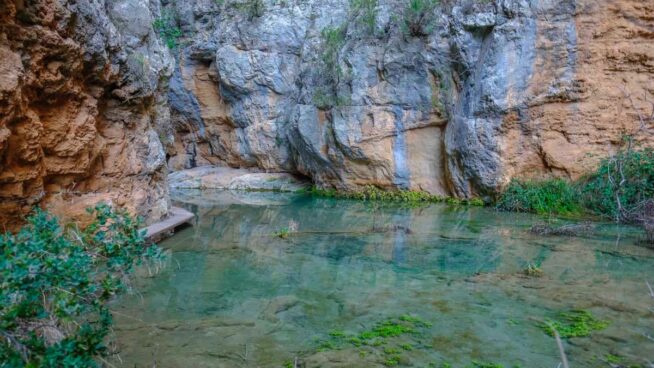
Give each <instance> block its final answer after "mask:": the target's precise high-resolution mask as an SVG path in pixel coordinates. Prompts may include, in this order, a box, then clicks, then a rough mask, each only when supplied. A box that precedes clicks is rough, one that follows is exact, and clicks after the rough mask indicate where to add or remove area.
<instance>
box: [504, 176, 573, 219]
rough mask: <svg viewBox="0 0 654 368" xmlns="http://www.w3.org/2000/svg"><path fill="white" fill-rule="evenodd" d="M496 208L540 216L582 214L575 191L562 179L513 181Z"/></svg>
mask: <svg viewBox="0 0 654 368" xmlns="http://www.w3.org/2000/svg"><path fill="white" fill-rule="evenodd" d="M497 207H498V208H500V209H502V210H506V211H516V212H534V213H538V214H541V215H549V214H552V215H579V214H581V213H582V207H581V203H580V201H579V194H578V191H577V189H576V188H575V186H573V185H572V184H570V183H569V182H567V181H565V180H563V179H549V180H544V181H519V180H513V181H512V182H511V183H510V184H509V186H508V187H507V189H506V190H505V191H504V193H502V195H501V196H500V198H499V200H498V202H497Z"/></svg>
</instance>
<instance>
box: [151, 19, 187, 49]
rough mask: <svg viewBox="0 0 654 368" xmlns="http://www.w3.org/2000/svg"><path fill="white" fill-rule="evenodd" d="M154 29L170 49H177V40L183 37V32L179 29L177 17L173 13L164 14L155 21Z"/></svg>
mask: <svg viewBox="0 0 654 368" xmlns="http://www.w3.org/2000/svg"><path fill="white" fill-rule="evenodd" d="M152 27H153V28H154V30H155V31H156V32H157V33H158V34H159V36H160V37H161V39H163V41H164V42H165V43H166V46H168V48H170V49H175V48H177V40H178V39H179V38H180V37H182V30H181V29H179V27H177V22H176V20H175V16H173V14H172V13H170V12H162V14H161V17H160V18H157V19H155V20H154V22H153V23H152Z"/></svg>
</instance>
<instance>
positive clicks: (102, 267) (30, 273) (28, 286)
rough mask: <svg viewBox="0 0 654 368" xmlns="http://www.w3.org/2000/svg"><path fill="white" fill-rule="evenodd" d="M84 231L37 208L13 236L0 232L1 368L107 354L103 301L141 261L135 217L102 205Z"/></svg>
mask: <svg viewBox="0 0 654 368" xmlns="http://www.w3.org/2000/svg"><path fill="white" fill-rule="evenodd" d="M90 212H91V213H93V214H94V215H95V221H94V222H93V223H92V224H91V225H90V226H88V227H87V228H86V229H85V230H84V231H79V230H77V229H76V228H75V227H73V226H68V227H62V226H61V225H60V224H59V222H58V220H57V219H56V218H54V217H53V216H51V215H49V214H48V213H46V212H43V211H40V210H36V211H35V212H34V213H33V214H32V215H31V216H30V217H29V218H28V220H27V225H25V226H24V227H23V228H22V229H21V230H20V231H19V232H18V233H17V234H15V235H12V234H9V233H8V234H4V235H1V236H0V252H1V253H2V257H1V258H0V280H1V281H0V286H1V288H0V335H1V336H2V340H1V341H0V361H2V362H4V365H3V367H23V366H28V367H95V366H97V364H96V359H102V358H101V357H102V356H103V355H107V354H108V353H109V351H108V348H107V346H106V345H105V338H106V337H107V335H108V334H109V332H110V327H111V324H112V318H111V313H110V311H109V309H108V307H107V302H108V301H109V300H110V299H111V298H112V297H113V296H114V295H116V294H117V293H118V292H120V291H122V290H124V289H125V288H126V285H127V284H126V282H127V281H126V280H127V275H129V274H130V272H131V271H132V270H133V267H134V265H136V264H139V263H140V262H142V261H143V260H148V261H160V260H161V259H162V257H163V254H162V252H161V250H160V249H159V248H158V247H156V246H151V247H146V246H144V243H145V241H144V234H143V232H140V231H139V230H138V229H139V226H140V222H139V221H137V220H135V219H133V218H132V217H130V216H129V215H128V214H127V213H126V212H124V211H114V210H112V209H111V208H110V207H109V206H107V205H104V204H102V205H98V206H96V207H95V208H94V209H92V210H90Z"/></svg>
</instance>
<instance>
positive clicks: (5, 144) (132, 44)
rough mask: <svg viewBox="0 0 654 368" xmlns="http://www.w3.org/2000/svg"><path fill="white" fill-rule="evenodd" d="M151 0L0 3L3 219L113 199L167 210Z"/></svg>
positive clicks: (70, 211) (162, 82)
mask: <svg viewBox="0 0 654 368" xmlns="http://www.w3.org/2000/svg"><path fill="white" fill-rule="evenodd" d="M159 7H160V5H159V3H158V1H155V0H153V1H147V0H111V1H108V0H107V1H105V0H78V1H69V0H34V1H23V0H7V1H2V2H0V224H2V225H3V226H7V227H12V226H13V225H15V224H16V223H17V222H18V221H20V219H21V217H22V215H24V214H25V213H27V212H28V211H29V210H30V209H31V208H32V207H33V206H34V205H36V204H38V203H42V204H44V205H45V206H46V207H48V208H50V209H52V210H53V211H54V212H56V213H59V214H64V215H66V216H67V217H76V216H77V215H79V214H81V213H83V210H84V208H85V207H87V206H90V205H92V204H94V203H95V202H97V201H100V200H104V201H112V202H113V203H114V204H116V205H119V206H124V207H127V208H129V209H131V210H133V211H134V212H135V213H139V214H141V215H145V216H146V217H147V218H148V219H149V220H150V221H153V220H156V219H158V218H161V217H162V216H164V215H165V214H166V212H167V211H168V207H169V200H168V189H167V185H166V180H165V175H166V172H167V170H166V167H165V159H166V157H165V152H164V150H163V146H162V143H161V141H160V136H161V135H162V134H164V132H165V127H166V126H167V124H169V109H168V103H167V98H166V90H167V83H166V82H167V78H168V76H169V75H170V74H171V73H172V70H173V65H174V60H173V59H172V57H171V56H170V54H169V52H168V51H167V49H166V48H165V47H164V46H163V45H162V43H161V41H160V40H159V39H158V37H157V36H156V34H155V33H154V31H153V30H152V22H153V18H154V17H155V16H156V14H158V13H159V11H160V9H159Z"/></svg>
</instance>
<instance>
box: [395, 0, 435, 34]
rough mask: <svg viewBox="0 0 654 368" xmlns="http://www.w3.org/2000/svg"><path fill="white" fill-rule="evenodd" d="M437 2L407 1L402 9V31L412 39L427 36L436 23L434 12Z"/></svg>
mask: <svg viewBox="0 0 654 368" xmlns="http://www.w3.org/2000/svg"><path fill="white" fill-rule="evenodd" d="M439 4H440V1H439V0H409V2H408V4H407V5H406V7H405V8H404V13H403V16H404V22H403V24H402V30H403V31H404V33H405V34H407V35H410V36H413V37H422V36H427V35H429V34H430V33H431V32H432V30H433V28H434V26H435V23H436V18H435V17H434V11H435V10H436V8H437V7H438V5H439Z"/></svg>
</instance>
